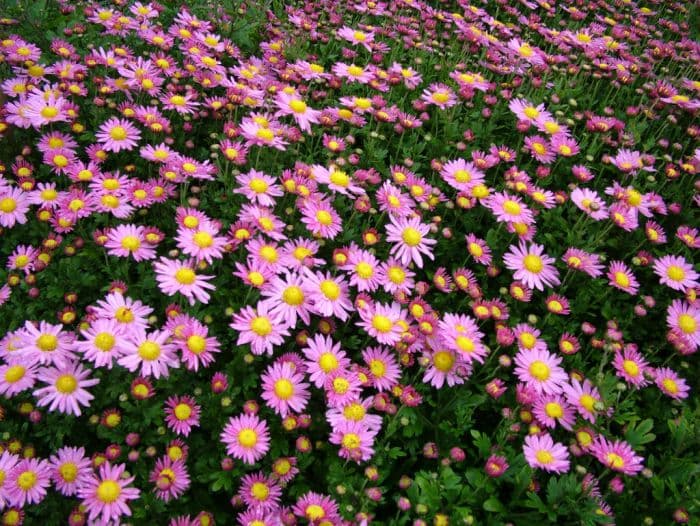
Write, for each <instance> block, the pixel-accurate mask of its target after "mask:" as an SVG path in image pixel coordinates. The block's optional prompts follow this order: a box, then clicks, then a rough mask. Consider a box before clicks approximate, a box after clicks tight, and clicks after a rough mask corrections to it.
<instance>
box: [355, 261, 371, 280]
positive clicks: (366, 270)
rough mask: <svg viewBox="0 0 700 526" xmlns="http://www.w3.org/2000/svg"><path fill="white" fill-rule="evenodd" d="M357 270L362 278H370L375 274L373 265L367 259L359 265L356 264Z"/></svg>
mask: <svg viewBox="0 0 700 526" xmlns="http://www.w3.org/2000/svg"><path fill="white" fill-rule="evenodd" d="M355 271H356V272H357V275H358V276H360V277H361V278H362V279H369V278H371V277H372V275H373V274H374V269H373V268H372V265H370V264H369V263H367V262H366V261H361V262H359V263H358V264H357V265H355Z"/></svg>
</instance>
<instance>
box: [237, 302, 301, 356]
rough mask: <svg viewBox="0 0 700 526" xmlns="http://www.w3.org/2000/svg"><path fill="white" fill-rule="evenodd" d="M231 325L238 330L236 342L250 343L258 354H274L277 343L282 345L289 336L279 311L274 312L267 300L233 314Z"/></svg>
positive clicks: (251, 348)
mask: <svg viewBox="0 0 700 526" xmlns="http://www.w3.org/2000/svg"><path fill="white" fill-rule="evenodd" d="M229 327H231V328H232V329H234V330H236V331H238V340H237V341H236V344H237V345H243V344H246V343H249V344H250V350H251V352H252V353H253V354H256V355H260V354H263V353H267V354H268V355H272V353H273V352H274V348H275V345H281V344H282V343H283V342H284V338H285V337H286V336H289V330H288V329H287V328H286V327H285V326H284V321H283V319H282V317H281V315H280V314H279V312H277V313H276V314H273V313H272V312H271V310H270V308H269V306H268V304H267V303H265V302H259V303H258V305H257V308H255V309H253V308H252V307H251V306H250V305H247V306H246V307H244V308H243V310H241V311H240V312H239V313H238V314H234V315H233V322H232V323H231V324H230V325H229Z"/></svg>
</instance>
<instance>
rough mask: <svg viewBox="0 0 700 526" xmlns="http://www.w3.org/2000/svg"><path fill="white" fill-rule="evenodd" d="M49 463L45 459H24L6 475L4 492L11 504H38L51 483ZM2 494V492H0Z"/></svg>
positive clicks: (21, 505)
mask: <svg viewBox="0 0 700 526" xmlns="http://www.w3.org/2000/svg"><path fill="white" fill-rule="evenodd" d="M50 475H51V471H50V467H49V463H48V462H47V461H46V460H43V459H36V458H32V459H22V460H20V461H19V462H17V464H15V465H14V467H12V469H11V470H9V471H8V472H7V474H6V475H5V476H6V477H7V478H6V480H5V481H4V484H3V486H4V488H3V493H5V495H6V498H7V502H8V503H9V504H10V506H19V507H20V508H22V507H24V506H25V504H38V503H39V502H41V501H42V500H44V497H46V490H47V488H48V487H49V485H50V484H51V478H50ZM0 495H1V494H0Z"/></svg>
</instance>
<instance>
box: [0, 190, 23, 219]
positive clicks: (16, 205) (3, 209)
mask: <svg viewBox="0 0 700 526" xmlns="http://www.w3.org/2000/svg"><path fill="white" fill-rule="evenodd" d="M28 211H29V199H28V197H27V194H26V193H25V192H23V191H22V190H20V189H19V188H14V187H11V186H6V187H3V186H2V185H0V226H3V227H5V228H12V227H13V226H15V224H17V223H19V224H20V225H23V224H24V223H26V222H27V212H28Z"/></svg>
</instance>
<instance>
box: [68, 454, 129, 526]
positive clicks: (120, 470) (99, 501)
mask: <svg viewBox="0 0 700 526" xmlns="http://www.w3.org/2000/svg"><path fill="white" fill-rule="evenodd" d="M124 471H126V465H125V464H117V465H114V466H112V465H111V464H110V463H109V462H105V463H104V464H102V465H101V466H100V469H99V474H98V475H97V476H95V475H91V476H90V477H89V478H88V479H87V481H86V482H85V483H84V484H83V485H82V486H81V487H80V489H79V490H78V497H79V498H81V499H82V505H83V506H85V509H86V510H87V512H88V516H89V519H90V521H93V522H96V521H98V520H99V521H101V522H102V523H105V524H109V523H110V522H115V521H116V522H119V521H120V518H121V517H123V516H127V517H130V516H131V509H129V506H128V501H130V500H135V499H138V498H139V495H140V494H141V492H140V491H139V490H138V489H137V488H132V487H128V486H129V484H131V483H132V482H133V481H134V477H133V476H131V477H123V474H124Z"/></svg>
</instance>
